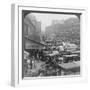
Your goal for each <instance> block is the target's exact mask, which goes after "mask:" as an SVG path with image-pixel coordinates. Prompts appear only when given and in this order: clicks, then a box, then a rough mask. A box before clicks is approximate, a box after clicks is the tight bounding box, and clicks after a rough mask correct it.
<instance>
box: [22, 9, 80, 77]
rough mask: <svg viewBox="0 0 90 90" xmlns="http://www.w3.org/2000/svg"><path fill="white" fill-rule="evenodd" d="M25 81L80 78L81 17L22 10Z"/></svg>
mask: <svg viewBox="0 0 90 90" xmlns="http://www.w3.org/2000/svg"><path fill="white" fill-rule="evenodd" d="M22 31H23V35H22V38H23V41H22V42H23V43H22V44H23V63H22V70H23V78H24V77H50V76H67V75H80V14H77V13H64V12H63V13H62V12H43V11H36V12H35V11H30V10H23V11H22Z"/></svg>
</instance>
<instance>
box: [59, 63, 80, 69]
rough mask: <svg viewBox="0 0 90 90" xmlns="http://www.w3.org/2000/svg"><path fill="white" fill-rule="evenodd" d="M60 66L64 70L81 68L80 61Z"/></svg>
mask: <svg viewBox="0 0 90 90" xmlns="http://www.w3.org/2000/svg"><path fill="white" fill-rule="evenodd" d="M59 66H60V67H61V68H63V69H73V68H77V67H80V61H76V62H69V63H63V64H59Z"/></svg>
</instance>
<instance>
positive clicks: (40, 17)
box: [29, 13, 77, 31]
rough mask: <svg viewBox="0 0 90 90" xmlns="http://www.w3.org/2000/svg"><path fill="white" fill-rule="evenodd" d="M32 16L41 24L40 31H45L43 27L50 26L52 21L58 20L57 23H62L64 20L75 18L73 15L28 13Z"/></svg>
mask: <svg viewBox="0 0 90 90" xmlns="http://www.w3.org/2000/svg"><path fill="white" fill-rule="evenodd" d="M31 14H32V15H34V16H35V17H36V20H37V21H40V22H41V30H42V31H45V27H47V26H49V25H51V24H52V21H53V20H59V23H63V21H64V20H66V19H69V18H77V16H75V15H68V14H50V13H49V14H47V13H30V14H29V15H31Z"/></svg>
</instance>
